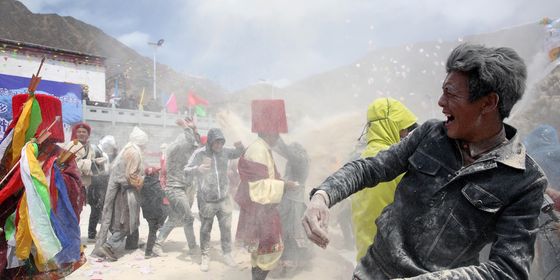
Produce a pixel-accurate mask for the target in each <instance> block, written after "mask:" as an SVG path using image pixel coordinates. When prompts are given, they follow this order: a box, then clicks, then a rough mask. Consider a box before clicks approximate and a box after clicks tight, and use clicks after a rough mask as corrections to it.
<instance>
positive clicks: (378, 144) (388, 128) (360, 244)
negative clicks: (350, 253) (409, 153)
mask: <svg viewBox="0 0 560 280" xmlns="http://www.w3.org/2000/svg"><path fill="white" fill-rule="evenodd" d="M416 120H417V118H416V116H415V115H414V114H412V112H411V111H410V110H408V108H406V107H405V106H404V105H403V104H402V103H400V102H399V101H397V100H395V99H392V98H380V99H377V100H375V101H374V102H373V103H371V104H370V105H369V107H368V111H367V121H368V126H367V133H366V139H367V147H366V149H365V150H364V152H363V153H362V158H366V157H372V156H375V155H377V153H379V152H380V151H382V150H385V149H387V148H389V146H391V145H393V144H395V143H398V142H399V141H400V134H399V132H400V131H401V130H403V129H406V128H408V127H410V126H411V125H413V124H414V123H415V122H416ZM401 178H402V174H401V175H400V176H398V177H397V178H395V179H394V180H393V181H390V182H385V183H380V184H378V185H377V186H375V188H365V189H363V190H362V191H360V192H358V193H356V194H354V195H353V196H352V223H353V226H354V227H353V228H354V236H355V238H356V249H357V250H358V253H357V256H356V259H357V260H358V261H359V260H360V259H361V258H362V257H363V256H364V255H365V254H366V251H367V249H368V247H369V246H370V245H371V244H372V243H373V240H374V237H375V234H376V233H377V226H376V225H375V220H376V219H377V217H379V215H380V214H381V211H383V209H384V208H385V206H387V205H389V204H391V203H393V199H394V196H395V189H396V188H397V184H398V183H399V182H400V180H401Z"/></svg>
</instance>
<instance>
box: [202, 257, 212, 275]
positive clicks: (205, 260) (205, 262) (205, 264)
mask: <svg viewBox="0 0 560 280" xmlns="http://www.w3.org/2000/svg"><path fill="white" fill-rule="evenodd" d="M209 262H210V257H209V256H207V255H202V260H201V261H200V271H204V272H206V271H208V263H209Z"/></svg>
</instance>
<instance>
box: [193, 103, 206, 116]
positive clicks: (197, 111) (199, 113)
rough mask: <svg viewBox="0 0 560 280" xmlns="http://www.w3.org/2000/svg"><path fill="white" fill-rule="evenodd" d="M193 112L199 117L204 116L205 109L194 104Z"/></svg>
mask: <svg viewBox="0 0 560 280" xmlns="http://www.w3.org/2000/svg"><path fill="white" fill-rule="evenodd" d="M194 113H195V114H196V115H197V116H199V117H206V110H204V107H202V106H200V105H196V106H194Z"/></svg>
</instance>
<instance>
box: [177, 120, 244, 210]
mask: <svg viewBox="0 0 560 280" xmlns="http://www.w3.org/2000/svg"><path fill="white" fill-rule="evenodd" d="M217 140H224V141H225V138H224V135H223V134H222V131H221V130H219V129H217V128H212V129H210V130H209V131H208V140H207V143H206V145H205V146H203V147H201V148H199V149H197V150H196V151H194V152H193V154H192V156H191V158H190V159H189V161H188V163H187V165H186V166H185V173H186V176H187V177H192V179H193V180H195V184H196V185H197V186H198V190H197V191H198V193H197V194H198V197H200V198H202V199H203V200H204V201H206V202H217V201H221V200H223V199H225V198H227V197H228V196H229V184H228V177H227V166H228V161H229V160H230V159H236V158H239V157H240V156H241V154H242V153H243V148H235V149H231V148H222V151H221V152H220V153H215V152H213V151H212V144H213V143H214V142H216V141H217ZM205 157H206V158H209V159H210V160H211V164H210V171H208V172H207V173H200V172H199V171H198V167H199V166H200V165H201V164H202V163H203V161H204V158H205Z"/></svg>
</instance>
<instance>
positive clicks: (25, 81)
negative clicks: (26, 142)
mask: <svg viewBox="0 0 560 280" xmlns="http://www.w3.org/2000/svg"><path fill="white" fill-rule="evenodd" d="M29 80H31V78H25V77H18V76H11V75H4V74H0V139H1V138H2V137H3V135H4V131H6V128H7V127H8V125H9V124H10V121H11V120H12V96H14V95H16V94H23V93H27V87H28V86H29ZM35 93H43V94H48V95H54V96H56V97H58V99H60V101H61V102H62V122H63V123H64V128H65V130H66V129H68V128H69V127H70V126H71V125H73V124H75V123H78V122H81V121H82V86H81V85H78V84H71V83H63V82H54V81H48V80H41V82H40V83H39V86H38V87H37V90H36V91H35Z"/></svg>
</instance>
